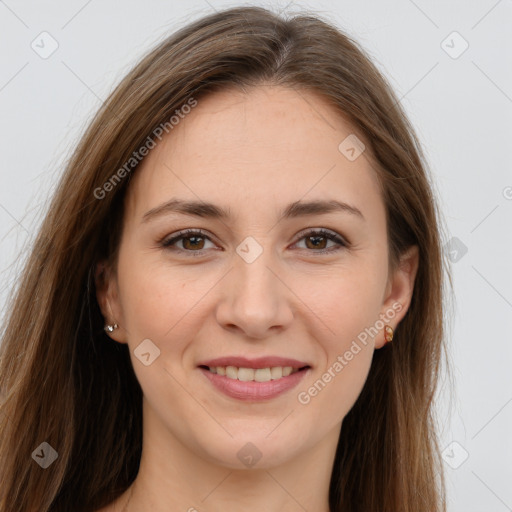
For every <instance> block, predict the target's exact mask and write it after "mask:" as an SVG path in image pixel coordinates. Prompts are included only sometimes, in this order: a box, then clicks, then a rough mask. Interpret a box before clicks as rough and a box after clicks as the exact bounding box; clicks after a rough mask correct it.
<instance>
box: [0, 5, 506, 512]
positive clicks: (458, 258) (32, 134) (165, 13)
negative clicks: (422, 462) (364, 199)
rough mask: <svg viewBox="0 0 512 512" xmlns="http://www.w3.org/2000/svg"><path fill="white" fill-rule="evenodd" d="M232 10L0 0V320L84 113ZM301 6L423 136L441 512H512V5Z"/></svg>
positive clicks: (86, 115)
mask: <svg viewBox="0 0 512 512" xmlns="http://www.w3.org/2000/svg"><path fill="white" fill-rule="evenodd" d="M254 4H256V5H267V6H268V5H271V6H272V7H273V8H274V10H279V9H283V8H285V7H286V5H287V4H286V3H285V2H271V3H270V4H269V3H268V2H267V3H263V2H254ZM231 5H237V3H235V2H220V1H215V0H209V1H205V0H188V1H183V0H180V1H175V2H165V1H162V0H160V1H157V0H152V1H145V2H142V1H139V2H136V1H124V2H114V1H113V0H108V1H105V0H103V1H101V2H100V1H99V0H89V1H86V0H72V1H70V0H67V1H64V0H58V1H54V2H52V3H51V4H49V3H44V2H43V3H36V2H27V1H15V0H6V1H1V0H0V52H1V53H0V58H1V65H0V108H1V113H2V115H1V117H0V147H1V155H2V156H1V163H0V179H1V187H0V274H1V279H0V283H1V285H0V288H1V289H0V304H1V305H2V315H3V310H4V304H5V300H6V298H7V295H8V292H9V289H10V287H11V286H12V284H13V283H14V282H15V280H16V276H17V272H19V269H20V266H21V264H22V262H23V254H24V253H23V250H26V248H27V246H28V244H30V241H31V240H32V237H33V236H34V233H35V232H36V229H37V226H38V222H39V220H40V218H41V212H43V211H44V208H45V204H46V202H47V200H48V197H49V195H50V193H51V191H52V188H53V186H54V185H55V183H56V180H57V179H58V177H59V175H60V173H61V170H62V168H63V164H64V163H65V161H66V158H67V156H68V155H69V151H70V150H71V148H72V147H73V146H74V144H75V143H76V141H77V138H78V137H79V135H80V134H81V132H82V130H83V129H84V127H85V125H86V123H87V121H88V120H89V119H90V118H91V116H92V114H93V112H95V111H96V109H98V107H99V106H100V105H101V102H102V100H104V99H105V98H106V97H107V94H108V93H109V92H110V91H111V90H112V88H113V87H114V86H115V85H116V83H117V82H118V80H119V79H120V78H121V77H122V76H123V75H124V74H125V73H126V72H127V71H128V70H129V69H130V67H131V66H132V65H133V64H134V63H135V61H136V60H137V58H138V57H139V56H141V55H142V54H143V53H144V52H145V51H146V50H147V49H149V48H150V47H152V46H153V45H154V44H155V43H156V42H157V41H160V40H161V39H162V38H164V37H165V36H166V35H168V34H169V33H170V32H172V31H173V30H174V29H176V28H178V27H180V26H182V25H184V24H185V23H187V22H189V21H191V20H192V19H195V18H197V17H199V16H201V15H203V14H206V13H208V12H211V11H212V10H218V9H221V8H223V7H227V6H231ZM301 7H305V8H308V9H311V10H314V11H317V12H320V13H322V14H324V15H326V16H328V17H329V18H330V19H331V20H332V21H333V22H334V23H335V24H337V25H338V26H339V27H340V28H343V29H344V30H346V31H347V32H348V33H349V34H351V35H352V36H353V37H355V39H357V40H358V41H359V42H360V43H361V44H362V45H363V46H364V47H365V48H366V49H367V50H368V52H369V53H370V55H371V56H372V57H373V58H374V61H375V62H376V64H377V66H378V67H379V69H381V70H382V71H383V72H384V74H385V75H386V76H387V77H388V79H389V80H390V82H391V84H392V86H393V87H394V88H395V90H396V91H397V93H398V95H399V97H400V98H401V103H402V105H403V106H404V108H405V109H406V111H407V113H408V114H409V116H410V118H411V120H412V122H413V124H414V126H415V127H416V129H417V132H418V135H419V137H420V139H421V141H422V144H423V145H424V147H425V151H426V154H427V157H428V160H429V163H430V165H431V169H432V174H433V177H434V180H435V184H436V189H437V193H438V195H439V200H440V205H441V208H442V210H443V213H444V216H445V219H446V226H447V233H446V236H445V240H444V242H445V243H446V244H449V245H448V248H449V253H450V255H451V256H450V257H451V259H452V260H453V277H454V288H455V300H454V304H453V313H452V314H450V313H449V311H448V312H447V314H448V315H449V316H451V317H452V318H453V320H452V321H451V342H450V354H451V358H452V361H453V368H454V377H455V384H456V385H455V389H454V395H453V397H452V400H450V399H449V395H448V394H447V391H448V389H449V388H448V384H449V382H444V383H443V387H442V389H441V390H440V394H439V402H438V403H439V407H438V409H439V423H440V426H441V427H442V431H441V432H442V449H443V450H444V451H443V453H444V460H445V462H444V463H445V465H446V470H447V477H448V484H449V487H448V492H449V512H502V511H503V512H505V511H507V510H509V511H512V486H511V485H510V482H512V462H511V460H512V441H511V434H510V432H512V382H511V381H512V378H511V375H512V372H511V370H510V367H511V363H512V357H511V356H512V339H511V338H512V337H511V331H512V274H511V272H510V262H511V261H512V244H511V234H512V230H511V225H512V223H511V221H512V172H511V166H510V156H509V148H510V146H511V144H512V137H511V136H512V129H511V121H512V67H511V60H512V59H511V56H512V53H511V50H512V31H511V30H510V27H511V26H512V2H511V1H510V0H500V1H495V0H489V1H487V0H485V1H483V0H482V1H479V2H476V1H472V2H467V1H466V2H464V1H451V2H448V3H446V2H439V1H436V2H426V1H424V0H422V1H420V0H417V1H412V0H394V1H389V2H386V3H382V2H377V1H364V2H357V1H355V0H354V1H339V2H334V1H318V2H315V3H311V2H310V3H305V2H293V3H292V4H290V5H289V7H288V8H287V10H288V11H293V10H300V8H301ZM454 31H455V32H457V33H458V34H453V32H454ZM42 32H47V33H48V34H50V35H49V36H48V35H40V34H41V33H42ZM52 44H53V45H57V44H58V47H57V48H56V50H55V51H54V53H53V54H51V55H47V54H45V52H47V53H48V52H50V50H52ZM466 45H468V47H467V49H466V50H465V51H463V52H462V50H464V48H465V46H466ZM43 57H45V58H43ZM20 251H22V253H21V256H20ZM29 321H30V319H29V318H27V322H29Z"/></svg>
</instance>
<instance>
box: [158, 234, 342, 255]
mask: <svg viewBox="0 0 512 512" xmlns="http://www.w3.org/2000/svg"><path fill="white" fill-rule="evenodd" d="M194 236H197V237H201V238H205V239H207V240H209V241H210V242H212V240H211V239H210V237H209V236H208V235H206V234H205V233H204V232H203V231H202V230H200V229H185V230H183V231H180V232H179V233H177V234H176V236H173V237H171V238H168V239H164V240H162V241H161V242H160V246H161V247H163V248H165V249H168V250H171V251H176V252H180V253H187V255H189V256H191V257H198V256H202V254H203V252H204V251H206V249H199V250H197V251H193V250H186V249H179V248H173V247H172V245H173V244H174V243H175V242H177V241H178V240H181V239H185V238H192V237H194ZM313 236H315V237H324V238H327V239H328V240H332V241H333V242H336V243H337V244H338V247H330V248H328V249H319V250H313V249H311V250H308V249H305V250H306V251H308V252H314V253H319V254H326V253H330V252H334V251H339V250H340V249H343V248H347V247H348V246H349V244H348V242H347V241H346V240H344V239H343V238H342V237H341V236H339V235H337V234H336V233H333V232H331V231H327V230H326V229H323V228H320V229H311V230H309V231H307V232H305V233H302V235H301V237H300V238H299V239H298V240H297V242H299V241H300V240H302V239H304V238H308V237H313ZM297 242H295V243H297Z"/></svg>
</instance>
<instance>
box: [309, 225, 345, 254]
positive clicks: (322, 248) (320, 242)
mask: <svg viewBox="0 0 512 512" xmlns="http://www.w3.org/2000/svg"><path fill="white" fill-rule="evenodd" d="M302 240H305V245H306V249H312V250H311V251H309V252H317V253H320V254H322V253H326V252H333V251H337V250H339V249H342V248H343V247H348V245H349V244H348V243H347V242H346V241H345V240H344V239H343V238H342V237H341V236H339V235H338V234H337V233H335V232H331V231H327V230H325V229H317V230H311V231H309V232H306V233H304V234H303V236H302V237H301V238H300V240H299V241H302ZM329 242H333V244H334V245H331V247H327V244H328V243H329Z"/></svg>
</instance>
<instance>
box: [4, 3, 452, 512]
mask: <svg viewBox="0 0 512 512" xmlns="http://www.w3.org/2000/svg"><path fill="white" fill-rule="evenodd" d="M439 226H440V224H439V215H438V213H437V207H436V204H435V200H434V197H433V194H432V191H431V187H430V184H429V178H428V175H427V171H426V166H425V164H424V157H423V156H422V153H421V150H420V147H419V143H418V141H417V139H416V136H415V134H414V130H413V129H412V127H411V125H410V124H409V122H408V121H407V119H406V117H405V115H404V113H403V112H402V110H401V108H400V106H399V104H398V101H397V100H396V98H395V96H394V94H393V92H392V91H391V89H390V87H389V85H388V84H387V82H386V81H385V80H384V79H383V77H382V76H381V75H380V74H379V72H378V71H377V70H376V68H375V66H374V65H373V64H372V63H371V62H370V60H369V58H368V57H367V56H366V54H365V53H364V51H363V50H362V49H361V48H359V46H358V45H357V44H356V43H355V42H354V41H352V40H351V39H350V38H349V37H347V36H346V35H345V34H343V33H342V32H340V31H339V30H337V29H336V28H335V27H333V26H332V25H330V24H328V23H327V22H326V21H323V20H321V19H319V18H318V17H316V16H311V15H303V16H296V17H294V18H291V19H289V20H287V19H285V18H282V17H279V16H277V15H275V14H273V13H271V12H269V11H267V10H265V9H262V8H256V7H240V8H234V9H229V10H225V11H223V12H219V13H215V14H213V15H210V16H207V17H204V18H203V19H200V20H198V21H196V22H194V23H192V24H190V25H189V26H187V27H185V28H183V29H181V30H180V31H178V32H177V33H176V34H174V35H171V36H170V37H169V38H168V39H167V40H165V41H164V42H163V43H162V44H160V45H159V46H158V47H157V48H155V49H154V50H153V51H152V52H150V53H149V54H148V55H147V56H146V57H145V58H144V59H143V60H142V61H141V62H140V63H139V64H138V65H137V66H136V67H135V68H134V69H133V70H132V71H131V72H130V73H129V74H128V75H127V76H126V77H125V78H124V79H123V80H122V82H121V83H120V84H119V86H118V87H117V89H116V90H115V91H114V92H113V93H112V95H111V96H110V98H109V99H108V100H107V101H106V103H105V104H104V106H103V107H102V108H101V110H100V112H99V113H98V114H97V116H96V118H95V119H94V120H93V122H92V123H91V125H90V127H89V128H88V130H87V132H86V133H85V135H84V136H83V138H82V140H81V141H80V143H79V145H78V147H77V149H76V151H75V153H74V154H73V156H72V158H71V160H70V162H69V165H68V167H67V170H66V172H65V174H64V176H63V178H62V180H61V182H60V185H59V187H58V190H57V191H56V194H55V196H54V198H53V202H52V203H51V206H50V208H49V211H48V214H47V216H46V218H45V219H44V222H43V224H42V227H41V231H40V233H39V236H38V238H37V241H36V243H35V246H34V250H33V253H32V255H31V257H30V259H29V261H28V263H27V265H26V268H25V271H24V273H23V276H22V279H21V281H20V284H19V288H18V290H17V293H16V295H15V297H14V299H13V302H12V305H11V309H10V312H9V315H8V319H7V324H6V327H5V332H4V336H3V341H2V345H1V366H0V389H1V390H2V396H3V399H2V408H1V411H2V413H3V414H2V420H1V424H0V425H1V426H0V429H1V436H0V456H1V459H2V461H3V462H2V466H1V468H0V479H1V481H2V486H1V488H0V512H4V511H5V512H6V511H7V510H16V511H20V512H28V511H32V510H38V511H44V512H47V511H48V512H49V511H52V512H53V511H66V512H69V511H84V512H85V511H88V512H89V511H99V510H101V512H107V511H108V512H114V511H125V512H133V511H138V512H144V511H146V510H152V511H154V512H157V511H160V510H189V511H193V510H210V511H216V510H221V509H222V510H224V511H226V510H246V511H250V510H258V511H261V510H268V511H278V510H280V511H282V510H285V511H292V510H309V511H318V512H327V511H332V512H335V511H336V512H341V511H342V512H351V511H352V512H356V511H369V510H371V511H377V510H378V511H379V512H396V511H406V512H412V511H415V512H418V511H424V512H427V511H428V512H433V511H436V512H440V511H444V510H445V497H444V493H445V490H444V480H443V468H442V464H441V461H440V457H439V449H438V444H437V443H438V438H437V431H436V423H435V417H434V413H435V410H434V402H433V396H434V393H435V390H436V386H437V382H438V375H439V369H440V365H441V359H442V355H443V354H444V353H445V352H444V351H443V350H444V348H445V345H444V343H445V342H444V338H443V335H444V331H443V310H442V304H443V290H444V286H443V272H444V262H443V261H444V260H443V258H442V255H441V249H440V227H439Z"/></svg>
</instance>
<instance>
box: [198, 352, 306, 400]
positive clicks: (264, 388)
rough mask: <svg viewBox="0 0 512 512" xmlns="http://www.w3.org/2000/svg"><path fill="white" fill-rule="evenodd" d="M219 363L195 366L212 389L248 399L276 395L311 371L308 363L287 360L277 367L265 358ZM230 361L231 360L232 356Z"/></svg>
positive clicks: (293, 385) (239, 398) (289, 388)
mask: <svg viewBox="0 0 512 512" xmlns="http://www.w3.org/2000/svg"><path fill="white" fill-rule="evenodd" d="M274 360H275V358H274ZM282 361H285V360H282ZM222 362H223V360H215V361H212V362H209V363H208V364H200V365H199V366H198V369H199V370H200V371H201V373H202V374H203V375H204V376H205V377H206V378H207V379H208V381H209V382H210V383H211V384H212V385H213V388H214V389H215V390H217V391H220V392H221V393H223V394H224V395H227V396H229V397H230V398H235V399H237V400H242V401H250V402H258V401H266V400H270V399H273V398H276V397H278V396H279V395H281V394H283V393H285V392H286V391H289V390H291V389H292V388H294V387H295V386H297V384H298V383H299V382H300V381H301V380H302V379H303V378H304V377H305V376H306V375H307V374H308V373H309V372H310V370H311V366H310V365H308V364H304V363H301V362H299V361H295V360H288V359H287V360H286V362H285V364H286V366H280V365H278V364H276V362H272V361H270V360H269V359H268V358H267V359H266V360H263V359H260V360H253V361H251V362H249V361H248V360H245V362H242V365H241V366H235V365H233V364H226V362H225V360H224V364H221V363H222ZM229 362H233V359H230V361H229ZM238 364H240V362H239V363H238Z"/></svg>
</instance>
